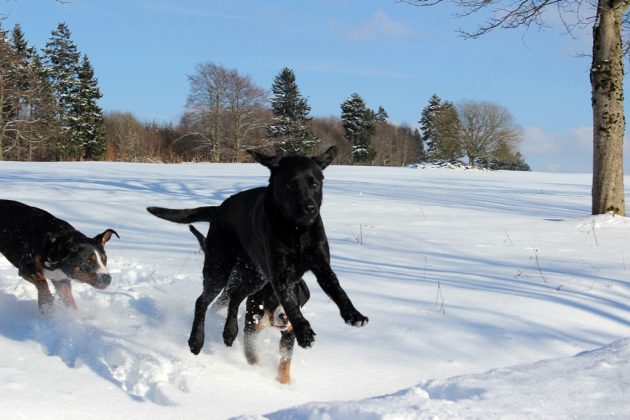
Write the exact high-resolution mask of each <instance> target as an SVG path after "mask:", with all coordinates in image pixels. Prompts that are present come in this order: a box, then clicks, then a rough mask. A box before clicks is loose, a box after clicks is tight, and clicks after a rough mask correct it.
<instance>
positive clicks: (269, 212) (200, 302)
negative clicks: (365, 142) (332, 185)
mask: <svg viewBox="0 0 630 420" xmlns="http://www.w3.org/2000/svg"><path fill="white" fill-rule="evenodd" d="M249 153H250V154H251V155H252V157H253V158H254V159H255V160H256V161H257V162H259V163H261V164H262V165H264V166H266V167H267V168H269V170H270V171H271V176H270V178H269V185H268V186H267V187H260V188H254V189H251V190H246V191H242V192H240V193H237V194H235V195H233V196H231V197H229V198H228V199H227V200H225V201H224V202H223V203H222V204H221V205H220V206H218V207H198V208H194V209H182V210H175V209H165V208H159V207H149V208H147V210H148V211H149V212H150V213H152V214H154V215H155V216H157V217H160V218H163V219H166V220H170V221H173V222H178V223H194V222H202V221H205V222H210V229H209V231H208V235H207V237H206V243H205V259H204V267H203V280H204V281H203V292H202V294H201V296H199V298H198V299H197V302H196V304H195V317H194V321H193V325H192V331H191V333H190V338H189V340H188V344H189V346H190V350H191V351H192V352H193V353H194V354H198V353H199V352H200V351H201V348H202V347H203V342H204V323H205V316H206V310H207V308H208V305H209V304H210V303H211V302H212V301H213V300H214V299H215V298H216V297H217V295H218V294H219V293H220V292H221V291H222V290H223V289H224V288H225V286H226V283H227V281H228V278H229V277H230V273H232V271H233V270H235V269H236V270H238V271H239V273H240V275H239V278H240V283H239V284H238V285H237V287H235V289H234V290H233V291H232V292H231V295H230V303H229V306H228V315H227V320H226V323H225V328H224V330H223V341H224V342H225V344H226V345H228V346H230V345H232V343H233V342H234V339H235V338H236V336H237V334H238V323H237V315H238V307H239V305H240V304H241V302H242V301H243V300H244V299H245V298H246V297H248V296H249V295H252V294H254V293H256V292H257V291H259V290H261V289H262V288H263V287H264V286H265V284H267V283H270V284H271V287H272V288H273V291H274V293H275V295H276V297H277V298H278V301H279V302H280V304H281V305H282V306H283V307H284V310H285V311H286V315H287V317H288V319H289V321H290V322H291V325H292V326H293V330H294V332H295V337H296V339H297V342H298V344H299V345H300V346H301V347H304V348H307V347H310V346H311V345H312V344H313V341H314V340H315V332H314V331H313V330H312V329H311V326H310V323H309V322H308V321H307V320H306V319H305V318H304V316H303V315H302V312H301V311H300V307H299V304H298V299H297V297H296V296H295V287H294V286H295V284H296V283H297V282H298V281H299V280H300V279H301V278H302V275H303V274H304V273H305V272H306V271H309V270H310V271H312V272H313V274H315V277H316V278H317V282H318V283H319V285H320V286H321V288H322V289H323V290H324V292H325V293H326V294H327V295H328V296H329V297H330V298H331V299H332V300H333V302H335V304H336V305H337V307H338V308H339V311H340V313H341V317H342V318H343V319H344V321H345V322H346V323H347V324H349V325H353V326H357V327H360V326H363V325H366V324H367V323H368V318H367V317H365V316H363V315H362V314H361V313H360V312H359V311H357V310H356V309H355V307H354V306H353V305H352V302H351V301H350V299H349V298H348V295H347V294H346V292H345V291H344V290H343V289H342V288H341V285H340V284H339V280H338V279H337V276H336V275H335V273H334V272H333V270H332V269H331V267H330V251H329V247H328V240H327V238H326V232H325V231H324V224H323V223H322V219H321V217H320V214H319V209H320V206H321V203H322V182H323V179H324V176H323V173H322V170H323V169H324V168H326V167H327V166H328V165H329V164H330V163H331V162H332V160H333V159H334V157H335V156H336V154H337V148H336V147H334V146H333V147H331V148H329V149H328V150H327V151H326V152H324V153H323V154H321V155H319V156H316V157H312V158H311V157H304V156H287V157H282V156H266V155H262V154H260V153H258V152H255V151H250V152H249Z"/></svg>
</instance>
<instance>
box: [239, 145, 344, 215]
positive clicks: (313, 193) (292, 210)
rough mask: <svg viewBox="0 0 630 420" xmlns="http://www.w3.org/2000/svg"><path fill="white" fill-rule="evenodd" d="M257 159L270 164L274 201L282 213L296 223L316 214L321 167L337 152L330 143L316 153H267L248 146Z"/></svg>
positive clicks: (268, 165) (319, 202)
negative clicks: (325, 148)
mask: <svg viewBox="0 0 630 420" xmlns="http://www.w3.org/2000/svg"><path fill="white" fill-rule="evenodd" d="M248 152H249V154H250V155H252V157H253V158H254V160H256V161H257V162H259V163H261V164H262V165H264V166H266V167H267V168H269V170H270V171H271V176H270V177H269V188H270V190H271V193H272V195H273V203H274V206H276V208H277V209H279V210H280V213H281V214H282V216H283V217H284V218H285V219H287V220H290V221H292V222H294V223H295V224H296V225H300V226H308V225H310V224H312V223H313V222H314V221H315V220H317V218H318V217H319V208H320V207H321V205H322V183H323V181H324V174H323V173H322V171H323V170H324V169H325V168H326V167H327V166H328V165H330V163H331V162H332V160H333V159H334V158H335V156H336V155H337V148H336V147H335V146H332V147H330V148H328V150H326V151H325V152H324V153H322V154H321V155H319V156H313V157H306V156H284V157H283V156H267V155H263V154H260V153H258V152H256V151H252V150H249V151H248Z"/></svg>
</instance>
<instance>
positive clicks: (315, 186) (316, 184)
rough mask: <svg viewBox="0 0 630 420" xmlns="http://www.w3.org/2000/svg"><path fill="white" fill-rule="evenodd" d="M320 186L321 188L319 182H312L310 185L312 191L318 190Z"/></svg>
mask: <svg viewBox="0 0 630 420" xmlns="http://www.w3.org/2000/svg"><path fill="white" fill-rule="evenodd" d="M321 186H322V185H321V184H320V183H319V182H317V181H313V182H312V183H311V188H313V189H314V190H317V189H319V187H321Z"/></svg>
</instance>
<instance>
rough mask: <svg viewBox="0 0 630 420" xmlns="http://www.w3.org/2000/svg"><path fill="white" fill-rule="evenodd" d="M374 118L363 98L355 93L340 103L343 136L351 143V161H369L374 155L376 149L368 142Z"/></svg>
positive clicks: (372, 131) (372, 129) (371, 134)
mask: <svg viewBox="0 0 630 420" xmlns="http://www.w3.org/2000/svg"><path fill="white" fill-rule="evenodd" d="M383 112H384V110H383ZM375 119H376V114H375V113H374V111H372V110H371V109H368V108H367V107H366V106H365V102H364V101H363V98H361V97H360V96H359V95H358V94H357V93H353V94H352V95H350V97H349V98H348V99H346V100H345V101H344V102H343V103H342V104H341V121H342V124H343V129H344V136H345V138H346V139H348V140H349V141H350V143H352V161H353V162H370V161H372V160H373V159H374V157H375V156H376V150H375V149H374V147H372V145H371V144H370V142H371V137H372V136H373V135H374V132H375V128H376V127H375Z"/></svg>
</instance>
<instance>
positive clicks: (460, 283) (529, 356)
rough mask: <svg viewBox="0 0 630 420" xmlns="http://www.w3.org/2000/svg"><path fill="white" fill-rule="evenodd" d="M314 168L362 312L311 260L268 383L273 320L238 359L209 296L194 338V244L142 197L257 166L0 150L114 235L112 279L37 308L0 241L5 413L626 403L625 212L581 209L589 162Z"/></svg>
mask: <svg viewBox="0 0 630 420" xmlns="http://www.w3.org/2000/svg"><path fill="white" fill-rule="evenodd" d="M325 175H326V181H325V187H324V206H323V209H322V213H323V218H324V223H325V225H326V229H327V234H328V237H329V241H330V244H331V253H332V264H333V268H334V269H335V271H336V272H337V274H338V276H339V278H340V281H341V283H342V285H343V287H344V288H345V290H346V291H347V293H348V295H349V296H350V297H351V299H352V300H353V302H354V304H355V306H356V307H357V308H358V309H359V310H360V311H361V312H362V313H364V314H366V315H367V316H369V317H370V323H369V324H368V325H367V326H365V327H363V328H353V327H349V326H347V325H345V324H344V323H343V320H342V319H341V318H340V316H339V311H338V310H337V308H336V307H335V305H334V304H333V303H332V302H331V301H330V300H329V299H328V298H327V297H326V296H325V295H324V293H323V292H322V291H321V289H320V288H319V286H318V285H317V283H316V281H315V279H314V278H313V276H312V275H307V276H306V281H307V283H308V284H309V287H310V289H311V300H310V301H309V302H308V303H307V304H306V306H305V307H304V310H303V311H304V314H305V316H306V318H307V319H309V320H310V322H311V325H312V327H313V329H314V330H315V332H316V333H317V336H316V341H315V343H314V346H313V348H311V349H307V350H304V349H301V348H296V350H295V353H294V357H293V366H292V383H291V384H289V385H281V384H279V383H277V382H276V381H275V373H276V369H277V362H278V354H277V347H278V339H279V334H278V333H277V332H274V331H270V330H265V331H264V333H263V337H262V339H261V342H260V351H261V363H260V364H259V365H257V366H250V365H249V364H248V363H247V362H246V360H245V357H244V354H243V344H242V333H240V334H239V337H238V338H237V341H236V343H235V344H234V346H233V347H232V348H227V347H225V346H224V345H223V342H222V338H221V331H222V327H223V321H224V319H225V312H219V313H217V314H214V313H210V312H209V314H208V317H207V319H206V334H207V336H206V345H205V347H204V349H203V350H202V352H201V354H200V355H199V356H194V355H192V354H191V353H190V352H189V350H188V346H187V343H186V341H187V339H188V334H189V331H190V326H191V322H192V317H193V313H192V312H193V305H194V301H195V299H196V298H197V296H198V295H199V293H200V292H201V266H202V262H203V255H202V254H201V253H200V252H199V251H198V246H197V243H196V240H195V238H194V237H193V236H192V235H191V234H190V232H189V231H188V229H187V228H186V226H184V225H177V224H174V223H168V222H166V221H163V220H160V219H157V218H155V217H153V216H151V215H150V214H149V213H147V212H146V211H145V210H144V208H145V207H146V206H149V205H157V206H165V207H179V208H184V207H193V206H199V205H205V204H217V203H220V202H221V201H222V200H224V199H225V198H226V197H228V196H229V195H231V194H233V193H235V192H237V191H240V190H243V189H247V188H251V187H255V186H260V185H264V184H265V183H266V180H267V179H268V173H267V170H266V169H265V168H264V167H262V166H261V165H255V164H241V165H236V164H235V165H230V164H181V165H158V164H119V163H16V162H0V197H1V198H10V199H15V200H19V201H23V202H25V203H27V204H31V205H35V206H38V207H42V208H44V209H46V210H48V211H50V212H51V213H53V214H55V215H57V216H59V217H62V218H63V219H65V220H67V221H69V222H70V223H71V224H73V225H74V226H75V227H76V228H78V229H80V230H81V231H82V232H84V233H86V234H88V235H96V234H98V233H100V232H102V231H103V230H105V229H107V228H113V229H115V230H116V231H117V232H118V233H119V234H120V236H121V238H120V239H117V238H115V237H114V238H112V240H111V241H110V242H109V243H108V244H107V246H106V249H107V252H108V268H109V270H110V272H111V273H112V276H113V281H112V285H111V286H110V287H109V288H108V289H106V290H96V289H93V288H91V287H89V286H87V285H81V284H78V283H76V282H75V283H74V286H73V288H74V295H75V299H76V301H77V305H78V306H79V311H78V313H72V312H71V311H66V310H64V308H62V307H58V308H57V311H56V313H55V316H54V317H53V318H52V319H49V320H46V319H44V318H43V317H41V316H40V314H39V312H38V310H37V302H36V292H35V288H34V287H33V286H32V285H31V284H29V283H27V282H26V281H24V280H22V279H21V278H20V277H19V276H18V274H17V269H15V268H14V267H13V266H11V265H10V264H9V262H8V261H7V260H6V259H4V257H0V349H2V357H0V395H2V398H0V413H2V417H3V418H11V419H26V418H63V419H85V418H96V419H100V418H103V419H104V418H108V419H111V417H112V416H117V417H128V418H137V419H144V418H151V419H154V420H155V419H171V418H194V417H197V416H203V417H204V418H211V419H214V418H216V419H225V418H233V417H236V418H269V419H285V418H297V419H302V418H304V419H343V418H347V419H375V418H376V419H379V418H380V419H413V418H428V419H433V418H442V419H443V418H484V419H485V418H549V419H557V418H570V417H577V418H628V417H629V416H630V403H629V402H628V401H630V395H629V394H630V392H629V390H630V321H629V319H630V307H629V303H630V280H629V276H628V274H629V272H630V270H629V268H630V267H629V265H630V251H628V241H629V239H628V238H630V218H623V217H614V216H612V215H602V216H595V217H593V216H589V212H590V175H589V174H547V173H536V172H518V173H514V172H502V171H499V172H489V171H471V170H454V169H444V168H424V169H422V168H413V169H412V168H372V167H369V168H368V167H342V166H331V167H329V168H327V169H326V171H325ZM626 185H630V180H629V179H626ZM629 192H630V191H626V194H628V193H629ZM197 227H198V228H199V229H200V230H202V231H203V230H204V229H206V228H207V226H206V225H204V224H199V225H198V226H197ZM243 309H244V308H243V307H242V308H241V312H242V311H243ZM241 315H242V314H241ZM240 322H241V323H242V317H241V320H240ZM241 328H242V325H241Z"/></svg>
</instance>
